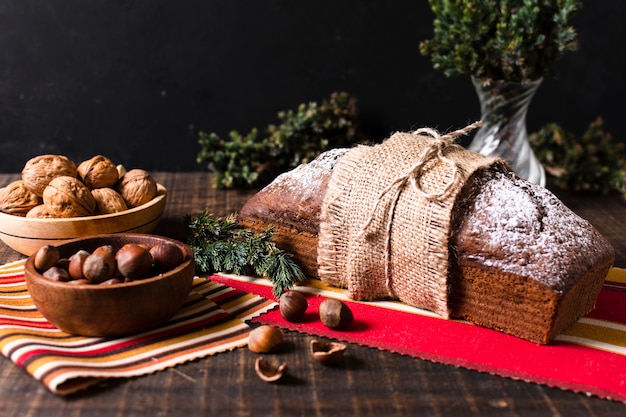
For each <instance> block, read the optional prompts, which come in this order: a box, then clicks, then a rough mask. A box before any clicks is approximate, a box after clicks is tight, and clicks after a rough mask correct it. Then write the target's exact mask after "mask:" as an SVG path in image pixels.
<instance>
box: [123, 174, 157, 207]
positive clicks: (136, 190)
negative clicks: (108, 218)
mask: <svg viewBox="0 0 626 417" xmlns="http://www.w3.org/2000/svg"><path fill="white" fill-rule="evenodd" d="M117 192H118V193H120V195H121V196H122V198H123V199H124V201H126V204H127V205H128V207H137V206H140V205H142V204H145V203H147V202H148V201H150V200H152V199H153V198H154V197H155V196H156V195H157V184H156V181H155V180H154V179H153V178H152V177H151V176H150V174H149V173H148V172H146V171H144V170H143V169H138V168H135V169H131V170H130V171H128V172H126V173H125V174H124V176H123V177H122V178H121V179H120V182H119V184H118V185H117Z"/></svg>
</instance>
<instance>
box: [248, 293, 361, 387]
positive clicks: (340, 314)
mask: <svg viewBox="0 0 626 417" xmlns="http://www.w3.org/2000/svg"><path fill="white" fill-rule="evenodd" d="M278 303H279V310H280V314H281V316H282V317H283V318H284V319H285V320H287V321H290V322H292V323H297V322H301V321H302V320H303V319H304V316H305V313H306V310H307V308H308V306H309V304H308V302H307V300H306V297H305V296H304V295H303V294H302V293H300V292H298V291H293V290H290V291H287V292H285V293H283V294H282V295H281V296H280V298H279V300H278ZM319 319H320V321H321V322H322V323H323V324H324V325H325V326H326V327H328V328H330V329H337V330H339V329H345V328H347V327H348V326H349V325H350V323H352V321H353V320H354V316H353V314H352V310H350V307H348V306H347V305H346V304H344V303H343V302H342V301H341V300H338V299H335V298H325V299H324V300H323V301H322V302H321V303H320V305H319ZM283 343H284V336H283V332H282V330H281V329H280V328H278V327H273V326H270V325H267V324H265V325H261V326H259V327H256V328H255V329H253V330H252V331H251V332H250V335H249V337H248V348H249V349H250V350H251V351H252V352H255V353H276V352H278V351H279V350H280V349H281V346H282V345H283ZM346 348H347V345H346V344H345V343H340V342H332V341H321V340H315V339H314V340H311V343H310V345H309V350H310V353H311V357H312V358H313V359H315V360H316V361H318V362H320V363H322V364H324V365H336V364H338V363H340V362H341V360H342V358H343V354H344V352H345V350H346ZM254 369H255V371H256V373H257V375H258V376H259V377H260V378H261V379H262V380H264V381H267V382H275V381H278V380H279V379H281V378H282V377H283V375H285V373H286V372H287V363H285V362H283V363H272V362H270V361H267V360H266V359H265V358H264V357H262V356H259V357H257V359H256V361H255V364H254Z"/></svg>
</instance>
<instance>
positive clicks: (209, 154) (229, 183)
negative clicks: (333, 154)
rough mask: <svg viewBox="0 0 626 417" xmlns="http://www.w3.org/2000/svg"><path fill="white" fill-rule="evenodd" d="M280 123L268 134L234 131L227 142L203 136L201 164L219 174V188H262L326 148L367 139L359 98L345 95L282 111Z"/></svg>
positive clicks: (210, 136) (211, 135)
mask: <svg viewBox="0 0 626 417" xmlns="http://www.w3.org/2000/svg"><path fill="white" fill-rule="evenodd" d="M278 119H279V121H280V122H279V123H277V124H270V125H268V126H267V128H266V130H265V135H260V134H259V130H258V129H257V128H253V129H252V130H251V131H250V132H249V133H247V134H242V133H239V132H238V131H236V130H233V131H231V132H230V134H229V137H228V139H223V138H221V137H219V136H218V135H217V134H216V133H205V132H200V134H199V140H198V143H199V144H200V146H201V150H200V152H199V153H198V156H197V162H198V163H199V164H207V166H208V168H209V169H210V170H212V171H214V172H215V175H214V177H213V184H214V185H215V187H216V188H250V187H255V186H258V185H263V184H264V183H266V182H268V181H269V180H271V179H272V178H274V177H275V176H276V175H278V174H280V173H282V172H285V171H288V170H290V169H293V168H295V167H296V166H298V165H299V164H302V163H307V162H309V161H311V160H312V159H314V158H315V157H317V156H318V155H319V154H320V153H322V152H323V151H325V150H328V149H330V148H337V147H345V146H350V145H353V144H356V143H359V142H361V141H363V139H362V138H363V135H362V134H361V132H360V131H359V127H358V110H357V105H356V99H355V98H354V97H351V96H350V95H349V94H347V93H345V92H334V93H332V94H331V96H330V98H329V99H325V100H323V101H322V103H321V104H318V103H317V102H310V103H303V104H300V105H299V106H298V107H297V109H295V110H286V111H280V112H279V113H278Z"/></svg>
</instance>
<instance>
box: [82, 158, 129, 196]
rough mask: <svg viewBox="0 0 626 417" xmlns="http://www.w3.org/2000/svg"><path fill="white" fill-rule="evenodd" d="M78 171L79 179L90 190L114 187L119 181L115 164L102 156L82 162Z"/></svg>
mask: <svg viewBox="0 0 626 417" xmlns="http://www.w3.org/2000/svg"><path fill="white" fill-rule="evenodd" d="M77 170H78V178H79V179H80V180H81V181H82V182H83V183H84V184H85V185H86V186H87V187H88V188H90V189H95V188H103V187H113V186H114V185H115V183H116V182H117V180H118V179H119V174H118V171H117V167H116V166H115V164H114V163H113V162H112V161H111V160H110V159H109V158H107V157H106V156H102V155H96V156H94V157H93V158H91V159H88V160H86V161H83V162H81V163H80V165H78V168H77Z"/></svg>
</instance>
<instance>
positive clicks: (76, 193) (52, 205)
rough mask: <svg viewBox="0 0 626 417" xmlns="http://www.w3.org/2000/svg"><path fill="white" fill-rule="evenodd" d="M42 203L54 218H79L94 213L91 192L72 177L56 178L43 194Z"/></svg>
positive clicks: (94, 207) (94, 203) (94, 206)
mask: <svg viewBox="0 0 626 417" xmlns="http://www.w3.org/2000/svg"><path fill="white" fill-rule="evenodd" d="M43 203H44V204H45V205H46V206H47V207H48V209H49V210H50V212H51V213H52V214H53V215H54V216H55V217H62V218H65V217H81V216H88V215H91V214H93V213H94V211H95V209H96V200H95V199H94V198H93V195H91V191H90V190H89V189H88V188H87V187H86V186H85V184H83V183H82V182H80V181H79V180H78V179H76V178H74V177H68V176H61V177H56V178H55V179H53V180H52V181H50V183H49V184H48V186H47V187H46V189H45V190H44V192H43Z"/></svg>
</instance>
